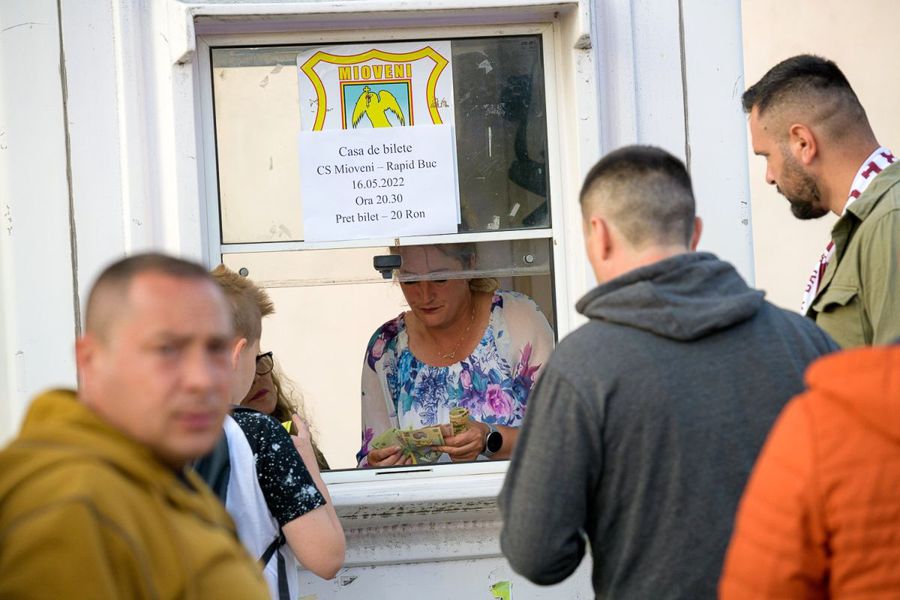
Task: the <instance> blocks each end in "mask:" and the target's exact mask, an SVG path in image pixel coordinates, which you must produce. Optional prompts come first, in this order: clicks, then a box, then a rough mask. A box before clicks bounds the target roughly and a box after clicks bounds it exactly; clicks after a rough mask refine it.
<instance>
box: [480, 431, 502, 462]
mask: <svg viewBox="0 0 900 600" xmlns="http://www.w3.org/2000/svg"><path fill="white" fill-rule="evenodd" d="M485 425H487V426H488V432H487V434H486V435H485V436H484V452H482V454H484V455H485V456H486V457H488V458H490V457H492V456H494V454H496V453H497V452H499V451H500V448H502V447H503V434H502V433H500V431H499V430H498V429H497V428H496V427H494V426H493V425H491V424H490V423H485Z"/></svg>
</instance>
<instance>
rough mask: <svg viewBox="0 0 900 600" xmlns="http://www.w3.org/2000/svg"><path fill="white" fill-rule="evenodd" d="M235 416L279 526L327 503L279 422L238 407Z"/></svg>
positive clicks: (263, 491)
mask: <svg viewBox="0 0 900 600" xmlns="http://www.w3.org/2000/svg"><path fill="white" fill-rule="evenodd" d="M231 416H232V418H234V420H235V422H236V423H237V424H238V426H240V428H241V430H242V431H243V432H244V436H246V438H247V441H248V442H249V443H250V448H251V450H252V451H253V455H254V457H255V459H256V474H257V478H258V479H259V487H260V489H261V490H262V493H263V496H264V497H265V499H266V504H268V505H269V511H271V513H272V516H274V517H275V520H276V521H278V525H279V526H281V527H284V526H285V525H286V524H287V523H290V522H291V521H293V520H294V519H296V518H297V517H299V516H302V515H305V514H306V513H308V512H309V511H311V510H313V509H315V508H318V507H320V506H322V505H324V504H325V498H323V497H322V494H321V493H319V490H318V488H316V484H315V483H314V482H313V480H312V477H311V476H310V474H309V471H308V470H307V469H306V465H305V464H303V459H302V458H301V457H300V453H299V452H297V449H296V448H295V447H294V443H293V441H292V440H291V436H290V435H289V434H288V432H287V431H285V429H284V427H282V426H281V424H280V423H279V422H278V421H276V420H275V419H274V418H272V417H270V416H268V415H264V414H263V413H260V412H257V411H255V410H252V409H247V408H235V409H234V410H233V411H232V413H231Z"/></svg>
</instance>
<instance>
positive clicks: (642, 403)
mask: <svg viewBox="0 0 900 600" xmlns="http://www.w3.org/2000/svg"><path fill="white" fill-rule="evenodd" d="M578 310H579V312H581V313H582V314H584V315H585V316H587V317H589V318H590V322H589V323H587V324H585V325H584V326H582V327H580V328H579V329H577V330H576V331H574V332H573V333H572V334H570V335H569V336H568V337H566V338H565V339H564V340H563V341H562V342H561V343H560V344H559V346H558V348H557V349H556V351H555V352H554V353H553V354H552V355H551V357H550V360H549V361H548V363H547V365H546V366H545V369H544V372H543V374H542V375H541V377H540V379H539V381H538V382H537V384H536V386H535V388H534V389H533V390H532V393H531V397H530V399H529V405H528V410H527V412H526V415H525V422H524V425H523V427H522V430H521V433H520V435H519V439H518V443H517V447H516V451H515V453H514V455H513V460H512V463H511V465H510V468H509V472H508V474H507V477H506V481H505V483H504V486H503V490H502V491H501V493H500V498H499V504H500V509H501V511H502V514H503V517H504V524H503V531H502V535H501V547H502V549H503V552H504V554H505V555H506V557H507V558H508V559H509V562H510V564H511V565H512V566H513V568H514V569H515V570H516V571H517V572H519V573H521V574H522V575H524V576H525V577H527V578H528V579H530V580H532V581H534V582H535V583H540V584H550V583H555V582H558V581H561V580H563V579H565V578H566V577H568V576H569V575H570V574H571V573H572V571H574V570H575V568H576V567H577V566H578V564H579V563H580V561H581V558H582V556H583V555H584V550H585V542H588V543H590V546H591V553H592V555H593V558H594V564H593V585H594V591H595V593H596V595H597V597H598V598H635V599H642V600H643V599H653V600H658V599H663V598H684V599H686V600H687V599H690V600H698V599H702V598H715V594H716V583H717V581H718V578H719V573H720V571H721V568H722V560H723V558H724V554H725V550H726V547H727V544H728V540H729V537H730V535H731V528H732V522H733V519H734V514H735V511H736V509H737V504H738V501H739V500H740V496H741V492H742V491H743V489H744V484H745V482H746V480H747V477H748V475H749V474H750V470H751V468H752V467H753V462H754V460H755V458H756V455H757V453H758V452H759V449H760V447H761V446H762V443H763V441H764V440H765V437H766V434H767V433H768V431H769V428H770V427H771V425H772V423H773V422H774V420H775V418H776V416H777V415H778V413H779V411H780V410H781V408H782V406H783V405H784V404H785V403H786V402H787V400H788V399H790V398H791V396H793V395H795V394H797V393H798V392H800V391H801V390H802V389H803V372H804V370H805V369H806V366H807V365H808V364H809V363H810V362H812V361H813V360H814V359H815V358H817V357H818V356H821V355H822V354H826V353H828V352H831V351H833V350H836V349H837V346H836V345H835V344H834V342H833V341H832V340H831V339H830V338H829V337H828V336H827V335H826V334H825V333H824V332H823V331H821V330H820V329H818V328H817V327H816V326H815V324H814V323H813V322H812V321H810V320H808V319H805V318H803V317H801V316H800V315H797V314H793V313H789V312H787V311H785V310H782V309H779V308H776V307H775V306H773V305H771V304H769V303H768V302H766V301H765V300H763V293H762V292H759V291H756V290H753V289H750V288H749V287H747V285H746V284H745V283H744V281H743V280H742V279H741V277H740V276H739V275H738V274H737V272H736V271H735V270H734V268H733V267H732V266H731V265H729V264H728V263H725V262H723V261H720V260H718V259H717V258H716V257H715V256H713V255H712V254H708V253H693V252H691V253H686V254H681V255H678V256H675V257H672V258H669V259H666V260H663V261H660V262H657V263H654V264H652V265H649V266H646V267H642V268H640V269H636V270H634V271H631V272H629V273H626V274H624V275H622V276H621V277H618V278H616V279H614V280H612V281H609V282H607V283H605V284H603V285H600V286H599V287H597V288H595V289H594V290H593V291H591V292H590V293H588V294H587V295H586V296H585V297H584V298H582V299H581V300H580V301H579V303H578Z"/></svg>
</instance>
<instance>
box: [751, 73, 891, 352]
mask: <svg viewBox="0 0 900 600" xmlns="http://www.w3.org/2000/svg"><path fill="white" fill-rule="evenodd" d="M743 105H744V110H746V111H747V112H748V113H749V114H750V135H751V138H752V141H753V151H754V152H755V153H756V154H759V155H761V156H764V157H765V158H766V164H767V168H766V181H767V182H768V183H770V184H773V185H776V186H777V187H778V191H779V192H780V193H782V194H783V195H784V196H785V197H786V198H787V200H788V201H789V202H790V204H791V212H793V214H794V216H796V217H797V218H799V219H815V218H818V217H821V216H823V215H825V214H827V213H828V212H829V211H830V212H833V213H834V214H836V215H838V216H839V217H840V219H839V220H838V221H837V223H836V224H835V226H834V228H833V229H832V240H831V242H830V243H829V244H828V245H827V246H826V248H825V251H824V252H823V253H822V256H821V259H820V261H819V265H818V266H817V268H816V269H815V270H814V272H813V274H812V275H811V276H810V278H809V281H808V282H807V285H806V289H805V290H804V292H805V294H804V299H803V304H802V308H801V310H802V312H803V313H804V314H806V315H807V316H809V317H811V318H813V319H815V321H816V323H817V324H818V325H819V326H820V327H822V328H823V329H824V330H825V331H827V332H828V333H829V334H830V335H831V337H832V338H834V340H835V341H836V342H837V343H838V344H840V345H841V346H843V347H852V346H863V345H871V344H885V343H888V342H890V341H891V340H893V339H894V338H896V337H897V336H898V335H900V156H898V157H895V156H894V154H893V153H892V152H891V151H890V150H889V149H887V148H885V147H883V146H881V145H880V144H879V143H878V141H877V140H876V139H875V134H874V133H873V132H872V128H871V126H870V125H869V121H868V118H867V117H866V112H865V110H864V109H863V107H862V105H861V104H860V102H859V99H858V98H857V97H856V94H855V93H854V92H853V89H852V88H851V87H850V84H849V82H848V81H847V79H846V77H844V75H843V73H841V71H840V69H838V67H837V65H835V64H834V63H833V62H831V61H829V60H825V59H823V58H820V57H817V56H810V55H800V56H795V57H793V58H789V59H787V60H785V61H783V62H781V63H779V64H778V65H776V66H775V67H773V68H772V69H771V70H769V72H768V73H766V74H765V75H764V76H763V78H762V79H760V80H759V82H757V83H756V84H755V85H753V86H752V87H750V89H748V90H747V91H746V92H745V93H744V96H743Z"/></svg>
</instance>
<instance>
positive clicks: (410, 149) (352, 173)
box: [300, 125, 459, 242]
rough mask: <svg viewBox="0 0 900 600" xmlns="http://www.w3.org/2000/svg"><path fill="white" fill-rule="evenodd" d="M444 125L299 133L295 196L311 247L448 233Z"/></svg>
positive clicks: (451, 174)
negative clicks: (300, 204)
mask: <svg viewBox="0 0 900 600" xmlns="http://www.w3.org/2000/svg"><path fill="white" fill-rule="evenodd" d="M453 136H454V134H453V128H452V127H450V126H449V125H431V126H419V127H393V128H387V129H365V130H359V131H344V130H339V129H338V130H327V131H303V132H301V133H300V193H301V197H302V198H303V227H304V231H305V232H306V235H305V238H306V240H307V241H311V242H322V241H336V240H354V239H373V238H381V239H383V238H392V237H402V236H408V235H429V234H439V233H456V231H457V227H456V224H457V207H458V205H459V201H458V199H457V198H458V194H457V189H456V169H455V166H454V160H453V159H454V157H453V154H452V152H453Z"/></svg>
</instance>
